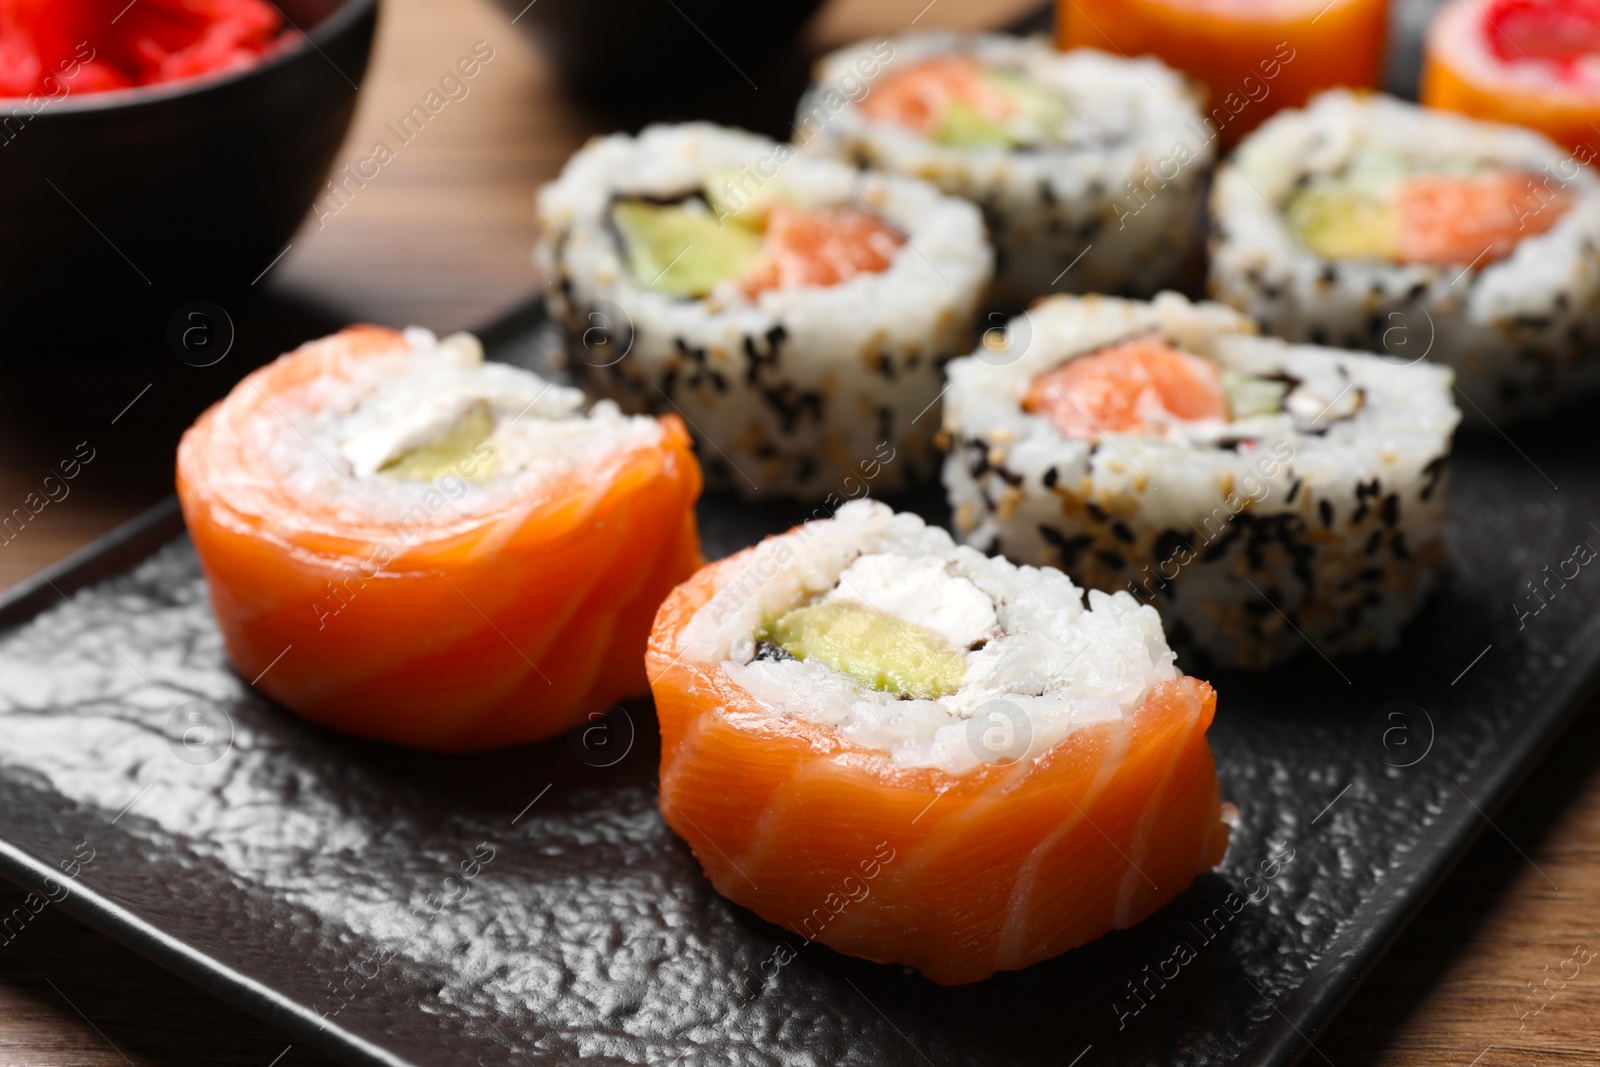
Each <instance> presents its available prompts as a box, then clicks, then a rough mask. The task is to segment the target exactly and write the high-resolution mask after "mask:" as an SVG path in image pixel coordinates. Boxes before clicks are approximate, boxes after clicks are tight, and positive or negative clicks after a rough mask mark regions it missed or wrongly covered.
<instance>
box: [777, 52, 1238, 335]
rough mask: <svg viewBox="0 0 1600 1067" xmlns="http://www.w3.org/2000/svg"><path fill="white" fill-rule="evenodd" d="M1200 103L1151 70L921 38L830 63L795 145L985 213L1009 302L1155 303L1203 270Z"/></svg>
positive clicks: (1207, 168)
mask: <svg viewBox="0 0 1600 1067" xmlns="http://www.w3.org/2000/svg"><path fill="white" fill-rule="evenodd" d="M864 72H871V73H872V74H873V77H871V79H870V80H868V79H866V78H864V76H863V75H864ZM1197 105H1198V94H1197V92H1196V91H1195V89H1194V88H1193V87H1192V86H1191V85H1190V83H1189V82H1188V81H1186V80H1185V79H1184V78H1183V77H1182V76H1180V75H1178V74H1176V73H1175V72H1173V71H1172V70H1171V69H1169V68H1167V67H1165V66H1163V65H1162V64H1161V63H1160V62H1158V61H1156V60H1154V59H1137V60H1128V59H1124V58H1121V57H1118V56H1111V55H1107V54H1105V53H1103V52H1097V51H1093V50H1088V49H1083V50H1079V51H1075V52H1071V53H1068V54H1066V55H1063V54H1061V53H1060V52H1057V51H1056V50H1055V49H1054V48H1052V47H1051V46H1050V44H1049V43H1048V42H1047V41H1045V40H1044V39H1042V38H1018V37H1012V36H1006V35H999V34H995V35H956V34H950V33H927V34H915V35H907V36H903V37H897V38H894V39H892V40H891V41H889V42H887V43H884V42H877V43H873V44H861V45H857V46H855V47H851V48H846V49H842V50H840V51H838V52H834V53H833V54H831V55H829V56H826V57H824V58H823V59H822V60H821V61H819V63H818V64H817V68H816V83H815V85H814V86H813V87H812V89H811V90H810V91H809V92H808V93H807V94H806V95H805V96H804V97H803V98H802V99H801V101H800V109H799V114H798V115H797V116H796V118H795V131H794V139H795V141H796V143H798V144H800V145H801V146H802V147H804V148H807V149H810V150H814V151H819V152H827V153H830V154H832V155H835V156H838V157H840V158H842V159H846V160H850V161H853V162H856V163H858V164H860V165H862V166H867V167H877V168H880V169H882V170H886V171H890V172H893V173H897V174H908V175H911V176H914V177H917V178H925V179H927V180H929V181H932V182H933V183H934V184H936V185H938V186H939V187H940V188H941V189H943V190H944V191H945V192H947V193H951V194H953V195H956V196H961V197H965V198H966V199H968V200H971V201H972V202H973V203H975V204H977V205H978V206H979V207H981V208H982V209H983V213H984V219H985V221H986V222H987V223H988V226H989V235H990V238H991V239H992V240H993V241H994V246H995V255H996V267H995V283H994V293H993V296H994V300H995V301H996V302H997V303H999V304H1002V305H1003V304H1006V303H1010V304H1014V305H1018V306H1020V305H1024V304H1026V303H1027V302H1029V301H1031V300H1032V299H1033V298H1034V297H1036V296H1039V295H1041V294H1044V293H1048V292H1051V291H1057V292H1062V291H1065V292H1118V293H1127V294H1129V295H1140V296H1150V295H1152V294H1154V293H1155V292H1157V291H1158V290H1160V289H1162V288H1166V287H1170V286H1175V285H1179V284H1181V283H1183V282H1184V281H1185V280H1190V281H1192V282H1193V283H1194V284H1196V285H1198V283H1199V278H1200V274H1201V272H1202V270H1203V268H1202V267H1201V261H1202V259H1201V257H1202V253H1203V248H1202V246H1201V241H1202V238H1201V236H1200V233H1201V226H1200V225H1199V220H1200V219H1201V218H1202V216H1203V214H1204V209H1205V205H1204V190H1205V188H1206V183H1207V180H1208V179H1209V177H1210V174H1211V165H1212V160H1213V144H1212V142H1213V140H1214V137H1213V134H1212V132H1211V131H1210V130H1208V129H1207V128H1206V127H1205V125H1204V124H1203V123H1202V121H1201V117H1200V111H1199V108H1198V106H1197ZM1191 275H1192V278H1191V277H1190V276H1191Z"/></svg>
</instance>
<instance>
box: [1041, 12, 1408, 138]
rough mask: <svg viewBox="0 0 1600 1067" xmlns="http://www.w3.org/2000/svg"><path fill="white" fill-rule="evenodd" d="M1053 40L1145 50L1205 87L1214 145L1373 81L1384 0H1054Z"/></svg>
mask: <svg viewBox="0 0 1600 1067" xmlns="http://www.w3.org/2000/svg"><path fill="white" fill-rule="evenodd" d="M1056 26H1057V34H1058V38H1059V40H1060V43H1061V47H1062V48H1104V49H1105V50H1106V51H1108V52H1113V53H1116V54H1118V55H1129V56H1139V55H1152V56H1159V57H1160V58H1161V59H1163V60H1165V61H1166V62H1168V63H1170V64H1172V65H1173V66H1174V67H1176V68H1177V69H1178V70H1181V71H1183V72H1184V73H1185V74H1188V75H1189V76H1191V77H1193V78H1195V79H1197V80H1198V81H1200V82H1203V83H1204V84H1205V85H1206V87H1207V88H1208V89H1209V90H1210V94H1209V99H1208V100H1207V101H1206V119H1207V120H1208V121H1209V122H1210V123H1211V125H1212V126H1213V128H1215V129H1216V130H1217V132H1218V133H1219V134H1220V136H1221V140H1222V143H1223V144H1224V145H1229V146H1231V145H1234V144H1237V143H1238V141H1239V138H1240V137H1241V136H1243V135H1244V134H1246V133H1248V132H1249V131H1250V130H1252V129H1254V128H1255V127H1257V126H1259V125H1260V124H1261V123H1262V122H1263V121H1265V120H1266V119H1267V118H1269V117H1270V116H1271V115H1272V114H1273V113H1274V112H1276V111H1278V110H1279V109H1281V108H1285V107H1299V106H1300V105H1302V104H1304V103H1305V102H1306V101H1307V100H1309V99H1311V98H1312V97H1313V96H1315V95H1316V94H1317V93H1319V92H1321V91H1322V90H1324V89H1330V88H1332V87H1334V86H1338V85H1346V86H1350V87H1352V88H1367V89H1373V88H1377V86H1378V84H1379V82H1380V81H1381V79H1382V77H1383V61H1384V48H1385V39H1386V37H1387V36H1388V28H1389V0H1233V2H1228V0H1223V2H1217V0H1200V2H1196V0H1060V16H1059V18H1057V20H1056Z"/></svg>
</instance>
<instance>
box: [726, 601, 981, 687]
mask: <svg viewBox="0 0 1600 1067" xmlns="http://www.w3.org/2000/svg"><path fill="white" fill-rule="evenodd" d="M757 636H758V637H759V638H760V639H761V640H764V641H767V642H769V643H771V644H774V645H777V646H778V647H779V648H781V649H783V650H784V651H785V652H787V653H789V654H790V655H791V656H794V657H795V658H796V659H802V660H804V659H818V660H821V661H822V662H823V663H826V664H827V665H828V666H830V667H832V668H834V669H835V670H839V671H843V672H844V673H845V674H848V675H850V676H851V677H852V678H855V679H856V680H857V681H859V682H860V683H861V684H862V685H865V686H869V687H871V688H873V689H877V690H879V691H881V692H886V693H896V694H899V695H902V696H908V697H914V698H916V699H918V700H937V699H939V698H940V697H942V696H946V695H948V694H950V693H953V692H955V691H956V689H958V688H959V687H960V685H961V679H962V678H963V676H965V674H966V671H967V664H966V660H965V658H964V657H963V656H962V655H961V653H960V652H959V651H957V650H956V649H955V648H954V647H952V646H951V645H950V643H949V642H948V641H946V640H945V639H944V638H943V637H941V636H940V635H939V634H937V633H935V632H934V631H933V630H930V629H928V628H927V627H926V626H918V625H917V624H916V623H911V622H906V621H905V620H904V619H897V618H895V617H894V616H892V615H885V614H883V613H882V612H880V611H875V610H873V609H872V608H870V607H867V606H866V605H863V604H855V603H851V602H849V601H840V600H836V601H828V602H824V603H819V604H810V605H807V606H806V607H801V608H796V609H794V610H793V611H791V612H789V613H787V614H785V615H783V616H781V617H780V618H778V619H776V620H774V621H773V622H771V623H769V624H768V625H767V626H766V627H765V628H764V629H763V631H762V632H761V633H760V634H758V635H757Z"/></svg>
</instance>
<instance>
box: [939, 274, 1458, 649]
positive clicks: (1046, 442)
mask: <svg viewBox="0 0 1600 1067" xmlns="http://www.w3.org/2000/svg"><path fill="white" fill-rule="evenodd" d="M1024 326H1025V327H1026V328H1027V329H1028V330H1029V331H1031V340H1030V341H1029V342H1028V344H1027V345H1026V346H1025V348H1024V347H1023V346H1018V347H1017V349H1016V350H1015V351H1012V352H1010V353H1008V354H1007V356H1006V357H1005V359H1006V360H1008V361H1009V362H1003V361H998V360H995V359H993V358H992V357H991V356H990V354H989V353H987V352H985V351H982V350H980V352H979V353H978V354H977V355H974V356H973V357H971V358H966V359H960V360H956V361H955V362H954V363H952V364H951V365H950V368H949V374H950V384H951V388H950V392H949V394H948V397H947V399H946V404H945V414H944V433H945V434H946V435H947V438H948V446H949V449H950V454H949V457H948V458H947V460H946V463H945V469H944V483H945V487H946V489H947V491H948V493H949V498H950V504H951V508H952V510H953V512H954V516H955V527H956V529H957V531H958V533H959V535H960V536H961V538H962V539H963V540H964V541H965V542H966V543H967V544H969V545H972V546H975V547H977V548H979V549H982V550H984V551H986V552H1001V553H1004V554H1005V555H1006V556H1008V557H1010V558H1011V559H1014V560H1017V561H1019V562H1025V563H1032V564H1051V565H1054V566H1058V567H1062V568H1064V569H1065V570H1066V571H1067V573H1069V574H1071V575H1072V576H1073V578H1074V579H1075V580H1077V581H1078V582H1080V583H1082V584H1083V585H1085V586H1087V587H1089V588H1091V589H1103V590H1126V591H1130V592H1131V593H1132V595H1134V596H1136V597H1137V598H1138V600H1139V601H1140V602H1142V603H1149V604H1154V605H1155V606H1156V607H1157V608H1159V610H1160V611H1161V615H1162V619H1163V621H1164V622H1165V623H1166V627H1167V632H1168V634H1169V635H1170V636H1171V637H1172V639H1173V642H1174V644H1175V645H1178V646H1179V647H1180V648H1187V649H1190V650H1195V651H1199V652H1201V653H1204V654H1206V655H1207V656H1209V657H1210V659H1211V660H1212V661H1213V662H1214V663H1216V664H1219V665H1223V666H1241V667H1250V668H1259V667H1266V666H1269V665H1271V664H1273V663H1277V662H1280V661H1282V660H1285V659H1288V658H1290V657H1291V656H1293V655H1295V654H1296V653H1299V652H1301V651H1303V650H1305V648H1306V647H1307V643H1308V642H1309V643H1310V644H1311V645H1312V646H1315V647H1316V648H1317V649H1318V650H1320V651H1321V652H1323V653H1324V654H1325V655H1330V656H1331V655H1335V654H1337V653H1341V652H1350V651H1355V650H1358V649H1365V648H1373V647H1377V648H1391V647H1393V646H1394V645H1395V644H1396V643H1397V641H1398V639H1399V633H1400V627H1401V625H1402V624H1403V623H1404V622H1405V621H1406V620H1407V619H1409V618H1410V617H1411V616H1412V614H1413V613H1414V612H1415V611H1416V610H1417V608H1418V606H1419V605H1420V604H1421V603H1422V601H1423V599H1424V598H1425V597H1426V595H1427V594H1428V592H1429V590H1430V589H1431V588H1432V587H1433V585H1434V584H1435V580H1436V571H1437V569H1438V567H1439V564H1440V563H1441V561H1442V559H1443V557H1444V543H1443V534H1444V516H1445V489H1446V485H1445V480H1446V464H1447V461H1448V457H1449V452H1450V445H1451V437H1452V433H1453V431H1454V429H1455V427H1456V424H1457V422H1458V420H1459V413H1458V411H1457V410H1456V408H1455V405H1454V404H1453V402H1452V399H1451V396H1450V381H1451V377H1452V375H1451V372H1450V371H1449V370H1448V369H1446V368H1443V367H1439V366H1436V365H1433V364H1430V363H1427V362H1423V363H1418V364H1416V365H1410V366H1408V365H1403V364H1399V363H1396V362H1394V361H1386V360H1383V359H1380V358H1378V357H1376V356H1371V355H1366V354H1358V353H1353V352H1345V351H1337V350H1333V349H1327V348H1316V347H1312V346H1307V345H1290V344H1286V343H1284V342H1282V341H1279V340H1276V339H1270V338H1262V337H1258V336H1256V334H1255V327H1254V325H1253V324H1252V323H1250V322H1249V321H1248V320H1247V319H1245V318H1244V316H1242V315H1239V314H1238V313H1237V312H1234V311H1232V310H1230V309H1228V308H1224V307H1222V306H1219V305H1216V304H1204V303H1202V304H1193V303H1190V302H1189V301H1187V300H1185V299H1184V298H1183V297H1180V296H1178V295H1176V294H1173V293H1165V294H1162V295H1161V296H1159V297H1157V298H1156V300H1155V301H1154V302H1151V303H1140V302H1133V301H1124V300H1117V299H1113V298H1103V297H1092V296H1091V297H1082V298H1076V297H1056V298H1052V299H1050V300H1045V301H1041V302H1040V303H1039V304H1037V305H1036V306H1035V307H1034V308H1033V309H1032V310H1031V311H1030V312H1029V314H1028V316H1027V320H1026V322H1025V323H1022V322H1018V323H1015V324H1014V325H1013V330H1019V329H1022V328H1023V327H1024ZM1140 337H1159V338H1163V339H1165V340H1166V341H1168V342H1170V343H1171V344H1173V345H1175V346H1177V347H1178V348H1179V349H1181V350H1183V351H1184V352H1186V353H1192V354H1193V355H1194V356H1198V357H1200V358H1201V359H1203V360H1205V361H1209V362H1210V363H1211V364H1212V365H1213V366H1214V367H1216V368H1218V370H1219V371H1220V376H1221V378H1222V380H1224V381H1228V382H1232V383H1234V384H1233V385H1232V388H1233V389H1235V390H1237V391H1238V398H1237V399H1236V400H1235V402H1234V403H1233V405H1232V408H1231V412H1232V413H1231V416H1230V417H1224V418H1221V419H1209V420H1203V421H1190V422H1185V421H1182V420H1172V421H1171V423H1170V425H1167V426H1165V427H1164V428H1163V429H1162V430H1161V431H1160V432H1149V433H1128V434H1121V433H1105V434H1099V433H1097V434H1095V435H1094V439H1089V440H1080V439H1073V438H1069V437H1067V436H1064V435H1063V433H1062V432H1061V431H1060V429H1058V427H1057V425H1056V424H1054V423H1053V422H1052V420H1051V419H1050V418H1048V417H1046V416H1044V415H1041V414H1032V413H1029V411H1027V410H1024V407H1023V400H1024V396H1025V395H1026V394H1028V392H1029V389H1030V385H1031V383H1032V382H1034V381H1035V379H1036V378H1037V376H1039V375H1041V374H1044V373H1047V372H1050V371H1052V370H1055V369H1057V368H1060V367H1063V366H1064V365H1066V364H1067V363H1068V362H1069V361H1071V360H1074V359H1075V358H1078V357H1082V356H1085V355H1088V354H1091V353H1095V352H1096V351H1098V350H1103V349H1106V348H1107V346H1112V345H1115V344H1117V343H1119V342H1123V341H1124V340H1126V339H1128V338H1140ZM1263 392H1264V393H1265V396H1264V397H1263V395H1262V394H1263ZM1252 397H1253V398H1254V399H1251V398H1252ZM1245 403H1250V404H1254V405H1255V407H1254V409H1253V410H1247V409H1246V408H1244V407H1243V406H1241V405H1242V404H1245Z"/></svg>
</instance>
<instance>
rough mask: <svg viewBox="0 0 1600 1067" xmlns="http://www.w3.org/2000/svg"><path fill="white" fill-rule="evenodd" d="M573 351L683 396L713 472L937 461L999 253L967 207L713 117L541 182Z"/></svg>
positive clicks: (594, 147)
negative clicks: (951, 387) (963, 358)
mask: <svg viewBox="0 0 1600 1067" xmlns="http://www.w3.org/2000/svg"><path fill="white" fill-rule="evenodd" d="M538 210H539V224H540V231H541V232H540V239H539V246H538V262H539V263H540V264H541V265H542V269H543V270H544V272H545V273H546V274H547V275H548V276H549V278H550V279H551V281H552V283H553V287H552V290H551V292H550V296H549V304H550V308H551V310H552V311H553V313H554V314H555V316H556V317H557V318H558V320H560V321H561V322H563V323H564V324H565V325H566V327H567V329H566V336H567V353H568V363H569V365H570V367H571V369H572V370H573V371H574V372H575V373H576V374H577V375H578V376H579V377H580V379H582V380H583V381H585V382H587V383H589V384H590V385H592V386H593V387H594V388H596V389H598V390H600V391H602V392H604V393H605V394H606V395H608V396H611V397H613V398H615V399H616V400H618V401H620V402H621V403H622V404H623V405H624V407H626V408H627V409H628V410H658V411H663V412H670V413H676V414H681V415H682V416H683V418H684V420H685V421H687V422H688V423H689V425H690V428H691V429H692V430H693V431H694V433H695V436H696V437H697V438H698V443H699V445H700V448H701V450H702V451H701V460H702V462H703V463H704V464H705V468H706V473H707V477H708V479H709V480H710V483H711V484H712V485H713V486H714V487H718V488H732V489H734V490H735V491H737V492H739V493H740V494H742V495H743V496H745V497H752V498H753V497H768V496H789V497H795V498H799V499H805V500H820V499H823V498H824V497H826V496H827V495H828V494H830V493H834V492H836V491H837V490H838V489H839V487H840V486H841V484H843V483H844V482H845V480H846V479H851V478H854V479H859V478H860V477H861V474H862V470H863V469H864V468H863V465H864V464H871V465H874V466H878V464H877V460H875V459H874V457H875V456H876V457H880V458H881V457H882V456H883V455H886V454H892V455H894V456H895V460H894V462H892V463H889V464H886V465H882V469H881V470H880V471H878V472H877V474H878V476H877V478H876V479H875V482H874V487H875V488H877V489H891V488H896V487H899V486H903V485H907V484H910V483H911V482H912V481H915V480H918V479H919V478H922V477H925V476H931V474H932V472H933V471H934V470H936V469H937V458H936V456H935V453H934V450H933V447H932V438H933V433H934V430H935V428H936V427H937V424H938V416H937V414H936V413H929V408H930V407H931V406H932V405H933V404H934V402H935V401H936V400H937V399H938V396H939V389H940V387H941V386H942V385H943V379H942V377H941V373H940V372H941V368H942V366H943V365H944V363H945V362H946V361H948V360H949V359H951V358H952V357H954V356H957V355H960V354H962V353H963V352H965V351H966V350H967V348H968V347H969V346H970V344H971V343H972V338H973V326H974V321H975V318H976V315H977V309H978V302H979V300H980V299H981V297H982V293H983V290H984V287H985V286H986V285H987V284H988V282H989V277H990V272H991V270H992V263H993V253H992V252H991V251H990V249H989V246H988V242H987V240H986V239H985V237H984V232H983V221H982V219H981V218H980V217H979V215H978V213H977V212H976V211H975V210H973V208H972V206H971V205H970V204H967V203H965V202H963V201H961V200H957V199H955V198H953V197H947V196H943V195H941V194H940V193H939V192H938V191H937V190H936V189H934V188H933V187H932V186H930V185H927V184H926V183H923V182H918V181H913V180H910V179H906V178H895V177H888V176H885V175H879V174H862V173H859V172H857V171H855V170H853V169H851V168H849V167H846V166H843V165H842V164H839V163H836V162H833V161H831V160H823V159H814V158H799V157H797V155H796V153H795V151H794V149H793V148H792V147H791V146H789V145H787V144H778V143H776V142H773V141H769V140H767V139H766V138H764V137H757V136H755V135H753V134H747V133H741V132H738V131H735V130H728V129H723V128H721V127H717V126H712V125H709V124H704V123H694V124H688V125H682V126H652V127H650V128H648V129H646V130H645V131H644V132H643V133H641V134H640V135H639V136H637V137H630V136H628V135H625V134H617V135H615V136H611V137H605V138H601V139H599V140H596V141H593V142H591V143H590V144H589V145H588V147H586V148H584V149H583V150H582V151H580V152H579V153H578V154H577V155H575V156H573V157H572V159H571V160H570V161H569V162H568V163H567V165H566V168H565V169H564V170H563V171H562V172H561V176H560V178H559V179H558V180H557V181H555V182H553V183H552V184H550V185H547V186H545V188H544V189H542V190H541V191H540V193H539V201H538Z"/></svg>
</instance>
